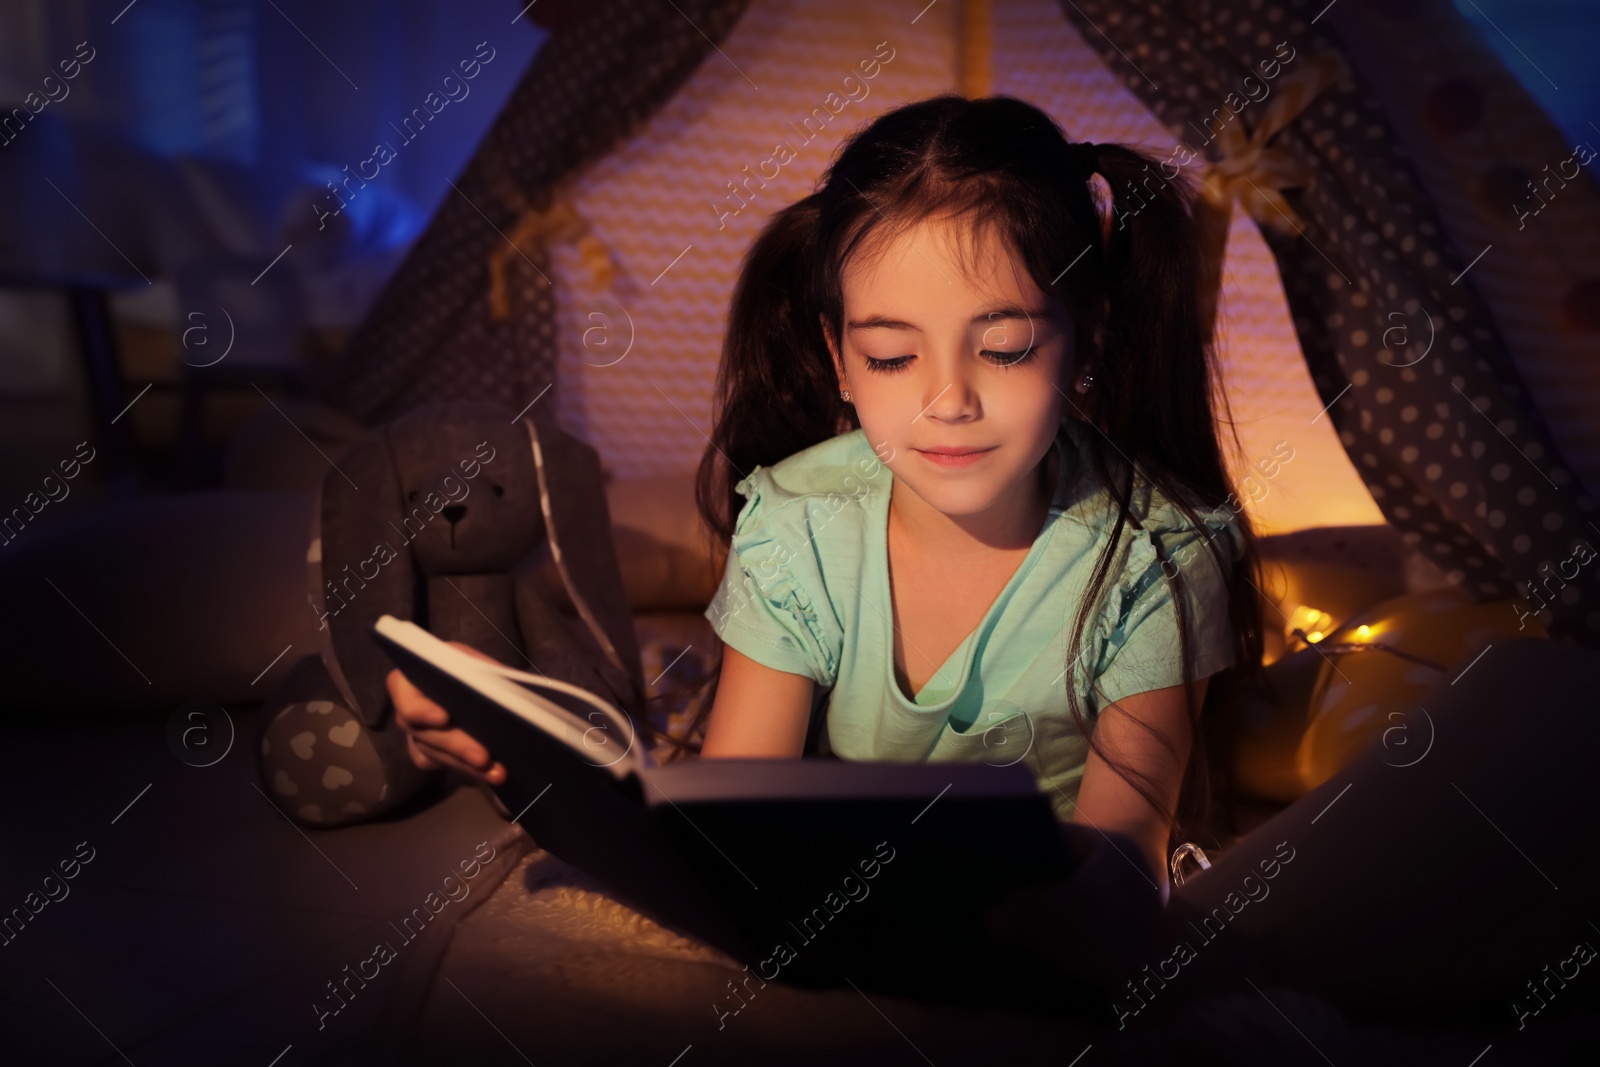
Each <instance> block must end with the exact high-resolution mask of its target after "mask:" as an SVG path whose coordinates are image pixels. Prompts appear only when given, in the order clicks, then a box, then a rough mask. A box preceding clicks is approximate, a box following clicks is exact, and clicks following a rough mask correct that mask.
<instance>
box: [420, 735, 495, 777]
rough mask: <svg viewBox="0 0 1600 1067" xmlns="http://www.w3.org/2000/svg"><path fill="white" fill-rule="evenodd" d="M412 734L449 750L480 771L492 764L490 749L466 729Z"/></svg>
mask: <svg viewBox="0 0 1600 1067" xmlns="http://www.w3.org/2000/svg"><path fill="white" fill-rule="evenodd" d="M412 736H413V737H415V738H416V739H417V740H418V741H421V742H423V743H424V744H427V745H428V746H429V747H431V748H434V749H438V750H440V751H442V752H448V753H449V754H450V755H452V756H454V757H455V758H456V759H458V760H460V761H461V762H462V763H465V764H468V765H470V766H472V767H474V768H476V769H477V770H479V771H480V772H481V771H484V770H487V769H488V768H489V766H490V760H489V750H488V749H486V748H484V747H483V745H482V744H480V743H479V742H478V741H476V740H474V739H473V737H472V735H471V734H468V733H467V732H466V731H464V730H418V731H416V732H415V733H414V734H412Z"/></svg>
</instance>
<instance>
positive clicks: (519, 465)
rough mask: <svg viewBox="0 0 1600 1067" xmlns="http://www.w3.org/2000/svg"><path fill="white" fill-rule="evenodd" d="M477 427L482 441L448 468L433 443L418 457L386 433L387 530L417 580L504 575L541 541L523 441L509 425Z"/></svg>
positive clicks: (540, 517) (537, 507)
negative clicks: (392, 485)
mask: <svg viewBox="0 0 1600 1067" xmlns="http://www.w3.org/2000/svg"><path fill="white" fill-rule="evenodd" d="M496 421H497V422H498V421H500V420H496ZM478 428H479V430H480V432H483V433H485V434H487V436H485V437H484V438H483V439H482V440H480V441H478V442H477V443H476V444H474V445H473V446H472V449H473V450H472V452H471V453H469V454H468V456H467V457H466V458H460V459H456V460H455V461H453V462H452V461H451V460H450V458H449V456H448V454H445V453H442V452H440V451H436V450H435V449H436V446H435V445H433V444H430V445H429V446H428V451H427V453H426V458H422V456H421V455H420V454H417V453H414V452H413V451H412V450H411V449H410V448H402V447H394V438H393V430H392V431H391V446H392V447H393V451H394V453H395V465H396V468H397V470H396V473H397V474H398V475H399V490H400V507H399V512H400V514H399V517H398V519H397V520H396V521H395V523H394V525H396V527H397V528H398V530H399V533H400V535H401V536H403V537H404V538H405V539H406V541H407V543H408V544H409V545H410V548H411V552H412V555H413V557H414V558H415V560H416V562H417V565H418V566H419V567H420V568H421V570H422V572H423V573H424V574H429V575H448V574H484V573H490V572H500V571H505V570H507V569H508V568H510V567H511V566H512V565H514V564H515V563H516V562H517V561H518V560H519V559H521V558H523V557H524V556H526V555H527V554H528V551H529V549H530V548H531V547H533V546H535V545H537V544H538V543H539V542H540V541H542V540H543V539H544V535H545V527H544V514H543V511H542V509H541V507H540V504H539V484H538V479H537V476H536V474H535V472H534V467H533V457H532V455H531V454H530V452H529V450H528V447H527V437H526V434H525V433H524V432H523V431H522V430H521V428H520V427H518V426H515V425H512V426H507V427H503V428H502V427H498V426H492V424H490V425H485V424H483V423H479V424H478Z"/></svg>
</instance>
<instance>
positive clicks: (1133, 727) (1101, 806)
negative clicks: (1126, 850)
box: [1072, 678, 1210, 896]
mask: <svg viewBox="0 0 1600 1067" xmlns="http://www.w3.org/2000/svg"><path fill="white" fill-rule="evenodd" d="M1209 681H1210V679H1209V678H1202V679H1200V680H1199V681H1198V682H1196V683H1195V687H1194V690H1195V692H1194V699H1195V702H1196V705H1198V704H1199V702H1201V701H1203V700H1204V699H1205V695H1206V683H1207V682H1209ZM1094 729H1095V733H1096V735H1097V737H1098V738H1099V741H1100V744H1101V745H1102V746H1103V747H1104V748H1105V749H1106V751H1107V752H1109V753H1110V754H1111V756H1112V757H1113V758H1114V759H1115V760H1116V761H1117V762H1118V763H1120V764H1121V765H1122V766H1124V767H1125V768H1128V769H1130V770H1133V771H1137V772H1139V773H1141V774H1144V775H1146V776H1148V780H1149V783H1150V784H1151V785H1152V786H1153V787H1154V792H1155V793H1156V795H1157V796H1158V797H1160V798H1161V800H1162V801H1163V803H1165V804H1166V805H1167V806H1168V808H1169V809H1171V808H1172V807H1173V806H1175V805H1176V804H1177V801H1178V791H1179V789H1180V788H1182V786H1183V773H1184V770H1185V768H1187V767H1188V765H1189V749H1190V745H1191V744H1192V742H1193V737H1192V731H1191V730H1190V729H1189V709H1188V708H1187V707H1186V706H1185V703H1184V694H1183V686H1181V685H1175V686H1171V687H1169V688H1166V689H1153V690H1151V691H1149V692H1146V693H1135V694H1133V695H1132V696H1127V697H1123V698H1122V699H1121V700H1119V701H1117V702H1116V703H1115V704H1112V705H1110V706H1108V707H1107V708H1105V709H1104V710H1103V711H1102V712H1101V713H1100V716H1099V720H1098V721H1097V723H1096V724H1095V728H1094ZM1072 821H1073V822H1080V823H1086V824H1088V825H1090V826H1094V827H1096V828H1098V829H1100V830H1116V831H1119V832H1121V833H1124V834H1127V835H1128V836H1129V837H1131V838H1133V840H1134V841H1135V842H1137V843H1138V845H1139V848H1140V849H1141V850H1142V851H1143V853H1144V856H1143V857H1142V858H1143V859H1144V861H1145V862H1146V863H1147V864H1148V865H1149V867H1150V871H1151V873H1152V874H1154V875H1155V879H1156V884H1157V885H1158V886H1161V887H1163V896H1164V895H1165V888H1164V887H1165V886H1166V884H1167V839H1168V835H1169V829H1168V826H1167V823H1166V820H1165V819H1163V818H1162V816H1161V813H1160V812H1158V811H1156V810H1155V809H1154V808H1152V807H1151V806H1150V804H1149V802H1148V801H1146V800H1145V799H1144V797H1142V796H1140V795H1139V792H1138V790H1136V789H1134V788H1133V786H1132V785H1130V784H1129V783H1128V782H1127V781H1126V780H1124V779H1123V777H1122V776H1121V775H1119V774H1118V773H1117V772H1116V771H1115V770H1113V769H1112V768H1111V767H1110V766H1108V765H1107V764H1106V761H1105V760H1103V759H1101V758H1100V755H1099V753H1097V752H1095V751H1093V750H1092V749H1091V750H1090V752H1089V758H1088V761H1087V762H1086V763H1085V765H1084V771H1083V781H1082V782H1081V783H1080V784H1079V786H1078V803H1077V810H1076V811H1075V812H1074V813H1073V816H1072ZM1133 858H1134V857H1129V859H1133Z"/></svg>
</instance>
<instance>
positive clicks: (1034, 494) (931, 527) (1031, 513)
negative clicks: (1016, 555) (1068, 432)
mask: <svg viewBox="0 0 1600 1067" xmlns="http://www.w3.org/2000/svg"><path fill="white" fill-rule="evenodd" d="M1060 465H1061V463H1060V458H1059V457H1058V456H1057V455H1056V446H1055V444H1054V443H1052V444H1051V446H1050V448H1049V449H1048V450H1046V452H1045V454H1044V458H1043V459H1042V460H1040V461H1039V463H1038V464H1037V465H1036V466H1035V467H1034V469H1033V473H1032V474H1031V475H1030V476H1029V477H1026V478H1022V479H1019V480H1018V481H1017V482H1016V484H1014V485H1012V486H1011V488H1010V491H1008V492H1007V493H1006V494H1005V495H1004V496H1002V497H1001V498H1000V499H999V500H996V501H995V502H994V505H993V506H992V507H990V508H988V509H987V510H985V511H983V512H980V513H978V514H974V515H946V514H944V513H943V512H942V511H939V510H938V509H937V508H935V507H933V506H932V505H931V504H929V503H928V502H927V501H926V500H923V499H922V498H921V497H919V496H918V495H917V494H916V493H914V492H909V491H904V490H902V489H900V488H899V486H898V484H896V485H894V486H893V487H892V488H891V492H890V495H889V518H890V521H891V522H892V523H893V524H894V526H895V527H896V528H897V529H898V530H899V531H900V532H901V533H902V534H904V535H905V536H907V537H908V538H909V539H910V540H911V541H912V542H914V543H915V544H917V545H919V546H924V547H925V548H927V549H928V550H929V551H931V552H934V553H937V554H939V555H942V556H947V557H948V556H956V557H959V556H964V555H965V556H972V555H976V556H987V555H992V554H994V553H995V552H1012V551H1019V550H1026V549H1027V548H1028V547H1030V546H1031V545H1032V544H1033V542H1034V539H1035V538H1036V537H1038V536H1039V531H1040V529H1042V528H1043V526H1044V522H1045V518H1046V517H1047V516H1048V514H1049V510H1050V504H1051V500H1052V498H1053V496H1054V494H1055V485H1056V478H1057V476H1058V473H1059V471H1058V469H1059V467H1060Z"/></svg>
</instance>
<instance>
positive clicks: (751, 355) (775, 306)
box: [695, 194, 856, 548]
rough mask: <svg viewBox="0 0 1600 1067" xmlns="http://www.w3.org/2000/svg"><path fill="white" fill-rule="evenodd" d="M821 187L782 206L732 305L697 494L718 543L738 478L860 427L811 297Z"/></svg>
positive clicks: (734, 513)
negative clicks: (846, 398) (842, 395)
mask: <svg viewBox="0 0 1600 1067" xmlns="http://www.w3.org/2000/svg"><path fill="white" fill-rule="evenodd" d="M818 200H819V194H812V195H811V196H808V197H806V198H805V199H804V200H800V201H798V202H796V203H794V204H791V205H790V206H788V207H786V208H784V209H783V210H782V211H780V212H778V213H777V214H776V215H775V216H773V218H772V219H771V221H770V222H768V224H767V226H766V228H765V229H763V230H762V231H761V235H760V236H759V237H757V238H756V241H755V243H754V244H753V245H751V247H750V250H749V252H747V253H746V254H745V257H744V263H743V266H742V267H741V269H740V271H739V280H738V282H737V284H736V285H735V286H734V290H733V300H732V303H731V305H730V306H729V310H728V329H727V333H726V335H725V336H724V339H723V344H722V362H721V365H720V366H719V368H718V371H717V384H716V395H715V399H714V400H713V415H712V422H713V428H712V431H711V436H710V443H711V447H710V448H707V449H706V451H705V454H704V455H703V456H702V457H701V459H700V468H699V471H698V473H697V475H696V479H695V500H696V503H697V504H698V506H699V509H700V513H701V515H702V517H703V518H704V519H705V521H706V525H707V526H708V528H709V529H710V531H711V532H712V533H713V534H714V535H715V539H716V541H717V543H718V544H719V545H720V546H721V548H726V547H727V544H728V540H729V539H730V538H731V537H732V536H733V526H734V521H735V520H736V519H737V518H738V515H739V510H740V507H741V499H740V497H739V494H738V493H737V492H736V491H735V490H734V485H735V484H736V483H737V481H738V480H739V479H741V478H743V477H744V476H746V475H748V474H749V473H750V471H751V470H752V469H754V468H755V467H756V466H757V465H758V464H759V465H762V466H771V465H772V464H774V463H777V462H778V461H779V460H781V459H784V458H786V457H788V456H792V455H794V454H795V453H796V452H799V451H800V450H802V449H805V448H809V447H810V446H811V445H814V444H817V443H819V442H821V441H825V440H827V439H828V438H830V437H832V436H834V435H835V434H837V433H839V432H841V429H853V428H854V427H855V425H856V422H855V413H854V409H852V408H850V407H849V405H847V404H845V403H844V401H842V400H841V399H840V398H839V376H838V372H837V371H836V370H835V369H834V366H833V362H832V360H831V359H828V358H819V356H821V357H826V353H827V347H826V343H825V342H824V340H823V335H822V327H821V320H820V319H819V317H818V309H817V303H816V300H815V298H814V291H813V287H814V284H815V283H814V260H815V256H816V254H817V252H816V245H817V223H818V215H819V213H820V206H819V202H818Z"/></svg>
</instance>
